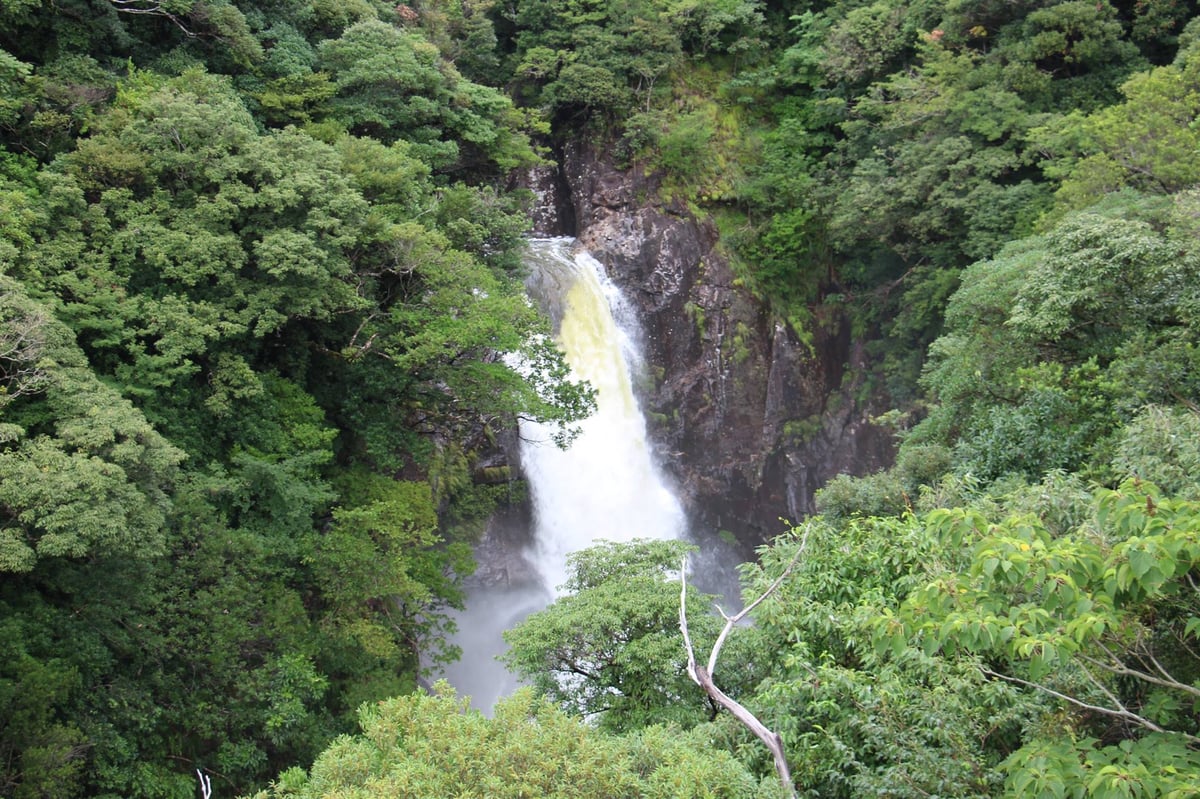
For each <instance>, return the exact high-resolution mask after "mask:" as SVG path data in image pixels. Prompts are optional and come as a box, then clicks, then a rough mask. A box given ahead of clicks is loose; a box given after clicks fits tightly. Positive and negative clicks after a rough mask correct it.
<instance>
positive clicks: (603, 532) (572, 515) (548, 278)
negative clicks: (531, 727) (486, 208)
mask: <svg viewBox="0 0 1200 799" xmlns="http://www.w3.org/2000/svg"><path fill="white" fill-rule="evenodd" d="M529 267H530V272H531V274H530V280H529V283H528V287H529V293H530V296H531V297H532V298H533V299H534V300H535V301H536V302H539V303H541V304H542V305H543V307H544V308H545V309H546V310H547V313H549V314H550V317H551V318H552V319H554V320H555V322H556V329H557V331H556V338H557V340H558V342H559V345H560V346H561V347H562V349H563V351H564V353H565V354H566V359H567V362H568V363H569V364H570V366H571V369H572V371H573V372H574V373H575V376H576V377H577V378H582V379H585V380H587V381H588V382H589V383H591V384H592V386H593V387H594V388H595V389H596V393H597V395H596V406H597V407H596V412H595V413H594V414H593V415H592V416H590V417H589V418H588V419H586V420H584V422H583V423H582V425H581V432H580V434H579V436H578V437H577V438H576V439H575V440H574V441H573V442H572V443H571V445H570V447H569V448H567V449H565V450H563V449H560V448H558V447H557V446H555V444H554V442H553V439H552V433H553V431H552V430H549V429H546V428H543V427H542V426H540V425H538V424H534V423H528V424H524V423H523V424H522V426H521V462H522V468H523V471H524V473H525V477H526V478H527V480H528V482H529V489H530V494H531V499H532V503H533V518H534V530H533V536H532V541H533V543H532V545H531V547H530V550H529V552H528V553H527V557H528V559H529V561H530V562H531V564H532V565H533V567H534V568H535V569H536V571H537V573H538V575H539V577H540V582H541V585H540V586H536V587H534V588H533V590H532V591H531V590H529V589H528V588H526V589H521V588H519V587H517V588H513V589H506V590H504V591H491V592H482V591H481V592H478V593H476V594H474V595H472V596H469V597H468V600H467V602H468V607H467V612H466V613H465V614H463V615H461V616H460V618H459V620H458V621H459V635H458V636H457V639H456V641H455V642H456V643H457V644H458V645H459V646H461V647H462V649H463V656H462V661H461V662H460V663H458V664H455V665H454V666H451V667H449V668H447V669H446V676H447V678H448V679H449V680H450V681H451V683H453V684H454V685H455V687H456V688H457V689H458V691H459V692H460V693H462V694H469V695H470V696H472V697H473V700H474V704H475V706H476V707H480V708H484V709H487V708H490V707H491V706H492V704H494V702H495V700H496V699H497V698H498V697H500V696H502V695H503V694H505V693H507V692H508V691H510V690H511V689H512V688H513V687H514V680H513V678H512V677H511V675H508V674H507V672H505V670H504V668H503V666H501V665H500V664H499V663H497V662H496V661H495V656H496V655H497V654H499V652H500V651H501V650H502V646H503V643H502V640H501V639H500V633H501V632H502V631H503V630H504V629H507V628H508V627H510V626H512V625H513V624H515V623H516V622H518V621H520V619H521V618H523V617H524V616H525V615H527V614H528V613H530V612H532V611H534V610H538V609H541V608H542V607H545V606H546V605H547V604H549V602H551V601H552V600H553V599H554V597H555V596H557V595H558V588H559V586H561V585H562V583H563V582H564V580H565V579H566V562H567V555H568V554H570V553H571V552H575V551H577V550H580V549H583V548H586V547H587V546H589V545H591V544H592V543H593V542H596V541H599V540H607V541H630V540H633V539H635V538H681V537H683V536H684V533H685V521H684V514H683V510H682V508H681V507H680V505H679V502H678V500H677V499H676V498H675V496H674V495H673V494H672V493H671V491H670V489H669V488H668V487H667V485H666V482H665V481H664V479H663V477H662V474H661V473H660V471H659V470H658V468H657V467H656V465H655V463H654V458H653V453H652V451H651V448H650V445H649V442H648V440H647V438H646V423H645V418H644V417H643V415H642V411H641V408H640V407H639V405H638V402H637V400H636V398H635V397H634V392H633V375H634V374H635V373H636V372H637V370H638V369H639V366H640V364H639V359H640V356H639V354H638V349H637V345H638V342H637V335H636V329H637V326H636V321H635V319H634V317H633V314H632V311H631V309H630V308H629V306H628V305H627V303H626V302H625V300H624V299H623V298H622V296H621V294H620V292H619V291H618V290H617V288H616V286H614V285H613V284H612V282H611V281H609V280H608V279H607V277H605V276H604V270H603V268H602V267H601V265H600V264H599V263H597V262H596V260H595V259H594V258H592V257H591V256H590V255H588V253H587V252H586V251H584V250H583V249H582V248H581V247H579V246H578V245H577V244H576V243H575V241H574V240H573V239H566V238H556V239H538V240H534V241H532V242H531V243H530V255H529Z"/></svg>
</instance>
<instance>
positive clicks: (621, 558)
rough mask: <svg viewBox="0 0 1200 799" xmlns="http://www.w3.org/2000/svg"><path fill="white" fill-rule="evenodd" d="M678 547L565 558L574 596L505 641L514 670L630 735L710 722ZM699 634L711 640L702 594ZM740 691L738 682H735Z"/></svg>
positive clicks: (639, 545)
mask: <svg viewBox="0 0 1200 799" xmlns="http://www.w3.org/2000/svg"><path fill="white" fill-rule="evenodd" d="M688 549H689V547H688V546H687V545H686V544H684V543H682V542H679V541H639V542H635V543H630V544H615V543H606V544H601V545H599V546H596V547H592V548H589V549H586V550H583V551H581V552H576V553H573V554H572V555H570V556H569V558H568V571H569V577H568V579H567V583H566V584H565V585H564V586H563V589H564V590H566V591H567V592H568V593H567V594H566V595H565V596H563V597H561V598H559V599H558V600H556V601H555V602H554V603H553V604H552V605H550V607H549V608H547V609H546V610H543V611H541V612H539V613H535V614H533V615H532V616H530V617H529V618H527V619H526V620H525V621H524V622H522V623H521V624H519V625H518V626H517V627H515V628H513V629H512V630H509V631H507V632H506V633H505V634H504V639H505V641H506V642H507V643H508V645H509V651H508V652H506V653H505V654H504V655H503V656H502V657H503V659H504V661H505V662H506V663H507V664H508V666H509V668H511V669H512V670H513V671H515V672H516V673H517V674H518V675H519V676H521V677H522V678H523V679H525V680H528V681H530V682H531V683H532V685H533V686H534V687H536V688H537V690H538V691H539V692H540V693H541V694H543V695H545V696H546V697H547V698H549V699H550V700H552V701H553V702H554V703H555V704H557V705H559V706H561V707H563V708H564V709H566V710H569V711H571V712H574V713H577V714H579V715H582V716H584V717H587V718H594V719H595V720H596V721H597V723H599V725H600V726H601V728H603V729H607V730H616V731H625V730H631V729H637V728H639V727H644V726H647V725H649V724H654V723H665V722H667V721H672V722H675V723H678V724H681V725H683V726H685V727H690V726H693V725H695V724H697V723H699V722H701V721H703V720H705V719H706V718H707V715H708V714H706V707H707V704H706V701H705V698H704V694H703V693H702V692H701V691H700V689H699V688H698V687H696V686H695V685H694V684H693V683H692V682H691V680H690V679H689V678H688V676H687V673H686V663H687V661H686V653H685V652H684V648H683V637H682V635H681V633H680V631H679V588H678V586H677V585H674V584H673V581H672V580H671V575H672V574H673V573H677V572H678V570H679V564H680V562H681V560H682V557H683V554H684V553H685V552H686V551H687V550H688ZM689 596H690V598H691V599H690V604H691V605H692V606H693V607H692V613H691V614H690V618H691V619H692V624H693V627H694V628H695V630H694V633H693V635H694V636H698V637H701V638H705V637H706V638H709V639H711V638H713V637H715V634H716V632H715V631H716V619H715V618H714V617H713V616H712V614H711V613H710V612H709V608H707V607H705V597H703V596H702V595H700V594H698V593H697V592H696V591H695V590H694V589H692V591H691V592H690V594H689ZM734 682H735V684H736V680H735V681H734Z"/></svg>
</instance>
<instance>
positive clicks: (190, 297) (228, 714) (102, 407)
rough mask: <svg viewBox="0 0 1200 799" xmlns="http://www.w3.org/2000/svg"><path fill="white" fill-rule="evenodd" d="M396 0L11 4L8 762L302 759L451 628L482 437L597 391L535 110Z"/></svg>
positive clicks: (161, 785)
mask: <svg viewBox="0 0 1200 799" xmlns="http://www.w3.org/2000/svg"><path fill="white" fill-rule="evenodd" d="M396 13H397V12H396V10H395V8H394V7H390V6H386V5H384V4H378V5H373V4H369V3H361V4H358V5H353V4H350V5H346V4H323V3H283V4H265V3H264V4H242V5H234V4H230V3H220V2H218V3H211V4H210V3H170V2H168V3H161V4H158V3H109V2H87V1H84V0H81V2H71V3H65V4H54V5H49V4H47V5H46V6H45V7H44V8H43V7H42V6H41V4H40V3H36V2H35V3H4V4H2V7H0V42H2V44H3V46H4V47H5V49H6V52H4V53H3V54H2V56H3V57H2V59H0V63H3V69H4V71H5V81H4V89H3V92H4V96H3V103H0V105H2V106H3V111H2V112H0V126H2V129H3V135H4V144H5V145H6V150H5V152H4V153H3V154H2V155H0V198H2V199H0V207H2V208H3V219H4V225H3V230H2V231H0V233H2V239H0V414H2V418H0V486H2V488H0V572H3V582H2V583H0V653H2V655H3V656H2V657H0V795H3V796H6V797H14V799H16V797H43V796H60V797H71V796H81V795H88V796H102V795H107V796H147V797H149V796H164V797H166V796H191V795H193V794H194V791H195V775H194V772H195V770H196V769H198V768H199V769H203V770H204V771H205V772H207V773H208V774H210V775H212V776H213V777H214V780H215V782H216V784H217V785H219V786H220V787H219V789H218V790H219V791H220V792H221V793H222V794H225V795H230V794H232V793H235V792H237V791H245V790H250V789H252V788H254V787H255V786H258V785H261V784H263V783H265V781H266V779H267V778H268V777H270V776H271V775H274V774H276V773H277V772H279V771H280V770H282V769H284V768H286V767H288V766H290V765H293V764H295V763H306V764H307V763H309V762H311V760H312V758H313V757H314V756H315V755H316V754H317V753H318V752H319V751H320V749H321V748H323V747H324V746H325V745H326V744H327V743H328V741H329V740H330V739H331V738H332V736H334V735H336V734H338V733H340V732H345V731H349V730H350V729H351V728H352V726H353V723H354V713H355V711H356V709H357V707H358V706H359V705H360V704H361V703H362V702H364V701H368V700H371V701H374V700H379V699H383V698H385V697H388V696H392V695H395V694H399V693H403V692H406V691H410V690H412V689H413V687H414V686H415V684H416V678H417V675H418V671H419V669H420V668H421V664H422V663H433V662H437V660H438V659H440V658H444V657H453V656H454V655H455V654H456V653H454V652H453V651H451V650H450V649H448V647H447V646H446V644H445V641H444V633H445V631H446V624H447V617H446V615H445V612H444V611H445V610H446V609H447V608H448V607H451V606H454V605H457V604H459V603H461V600H462V595H461V589H460V582H461V579H462V577H463V576H464V575H465V574H467V573H469V572H470V570H471V568H473V564H472V562H471V556H470V549H469V545H470V542H471V536H472V535H473V531H474V530H475V529H477V524H478V522H479V520H480V518H481V517H482V516H483V515H485V514H486V513H487V512H488V511H489V509H490V508H491V507H492V506H493V504H494V501H495V498H496V497H499V496H504V495H507V493H508V491H507V488H506V487H505V486H498V487H493V486H490V485H488V484H487V483H486V481H483V482H477V481H476V480H475V478H474V477H473V461H474V458H475V457H476V455H477V453H478V452H479V451H480V450H481V449H482V448H486V447H488V446H491V440H492V437H493V436H494V434H495V433H496V432H497V431H498V430H500V429H503V428H504V427H506V426H510V425H512V424H513V422H514V420H515V418H516V416H517V415H518V414H520V415H524V416H528V417H531V418H542V419H546V420H550V421H555V420H557V421H560V422H562V423H564V424H567V425H569V424H570V422H571V421H572V420H574V419H577V418H579V417H580V416H581V415H582V414H584V413H586V411H587V409H588V407H589V403H590V396H589V394H588V393H587V392H586V391H585V390H583V389H582V387H580V386H577V385H574V384H572V383H569V382H566V381H564V375H565V367H564V365H563V363H562V361H561V359H560V357H559V355H558V353H557V351H556V350H554V348H553V347H552V346H551V345H549V344H547V343H546V339H545V337H544V336H543V335H542V334H543V333H544V332H545V322H544V321H543V320H542V319H541V318H539V316H538V314H537V313H536V311H535V310H534V309H533V308H532V307H531V306H530V305H529V303H527V302H526V301H525V299H524V296H523V291H522V289H521V283H520V278H521V275H520V273H519V268H518V265H519V263H520V259H519V245H520V237H521V234H522V233H523V231H524V230H525V227H526V224H527V223H526V221H525V212H524V208H523V207H522V204H521V202H522V198H521V197H520V196H519V195H515V194H511V193H506V192H503V191H501V190H499V189H498V188H497V185H496V183H495V181H496V179H497V178H499V177H502V176H503V175H504V174H505V173H506V172H507V170H509V169H511V168H513V167H515V166H519V165H528V164H532V163H535V162H536V161H537V160H538V156H537V154H536V153H535V151H534V149H533V147H532V145H531V143H530V141H529V138H528V136H527V134H526V132H525V130H524V126H525V124H526V117H525V116H524V115H523V114H522V113H521V112H520V111H518V110H517V109H516V108H515V107H514V106H513V104H512V103H511V102H510V101H509V100H508V99H507V98H506V97H505V96H504V95H503V94H502V93H501V92H499V91H498V90H496V89H495V88H490V87H487V86H483V85H480V84H477V83H473V82H471V81H470V80H468V79H466V78H464V77H463V76H462V75H461V74H460V73H459V72H458V71H457V70H456V69H455V68H454V66H453V65H452V64H451V63H450V62H448V61H446V60H445V59H444V57H443V56H442V55H441V54H440V52H439V50H438V49H437V47H436V46H435V45H434V44H432V43H431V42H430V41H429V40H428V39H427V38H426V37H425V35H424V34H423V33H421V31H420V30H419V29H405V28H403V27H400V26H398V25H397V24H396V23H397V18H396ZM518 352H520V353H523V354H524V356H523V363H524V367H523V370H522V372H521V373H517V372H516V371H514V370H513V369H511V368H510V367H509V366H507V365H506V363H505V361H504V360H503V359H502V358H501V357H500V355H501V354H503V353H518Z"/></svg>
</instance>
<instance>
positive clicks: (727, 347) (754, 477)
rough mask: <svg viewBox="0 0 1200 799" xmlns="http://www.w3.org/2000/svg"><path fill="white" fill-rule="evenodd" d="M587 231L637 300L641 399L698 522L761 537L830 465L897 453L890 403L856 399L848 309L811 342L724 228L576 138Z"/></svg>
mask: <svg viewBox="0 0 1200 799" xmlns="http://www.w3.org/2000/svg"><path fill="white" fill-rule="evenodd" d="M562 163H563V174H564V176H565V181H566V184H567V185H568V187H569V189H570V193H571V202H572V205H573V208H574V218H575V222H576V224H577V233H576V235H578V237H579V239H580V240H581V241H582V243H583V244H584V246H586V247H587V248H588V250H589V251H590V252H591V253H592V255H594V256H595V257H596V258H597V259H598V260H599V261H600V262H601V263H603V264H604V265H605V268H606V269H607V270H608V273H609V276H610V277H611V278H612V279H613V280H614V281H615V282H617V283H618V284H619V285H621V287H622V288H623V289H624V291H625V293H626V295H627V296H628V298H629V299H630V301H631V302H632V303H633V304H634V305H635V306H636V307H637V308H638V310H639V315H640V320H641V324H642V328H643V333H644V335H645V338H646V342H645V345H646V360H647V363H648V364H650V365H651V366H649V367H648V372H649V374H648V375H646V380H645V381H644V385H643V391H642V395H643V405H644V407H645V409H646V410H647V413H648V416H649V423H650V426H651V430H652V433H653V437H654V438H655V440H656V441H657V442H658V443H659V447H660V451H661V454H662V458H663V462H664V466H665V467H666V470H667V471H668V473H669V474H670V475H671V476H672V477H673V478H674V480H675V481H676V483H677V484H678V487H679V492H680V496H681V499H682V500H683V502H684V503H685V505H686V507H687V508H688V511H689V514H690V515H691V517H692V519H693V521H694V525H695V526H696V527H697V528H698V529H699V530H701V531H707V532H710V533H712V532H717V531H728V532H730V533H732V534H733V535H734V536H735V537H736V538H737V539H738V540H739V541H740V542H741V543H742V544H743V545H744V546H746V547H751V546H754V545H756V544H758V543H761V542H763V541H766V540H769V539H770V538H772V537H773V536H775V535H777V534H779V533H780V532H782V531H783V530H784V529H786V528H785V524H784V523H783V522H781V521H780V519H781V518H786V519H789V520H793V521H796V520H799V519H800V518H801V517H803V516H805V515H807V514H810V513H812V512H813V493H814V492H815V491H816V489H817V488H819V487H820V486H821V485H823V484H824V483H825V482H826V481H827V480H829V479H830V478H832V477H834V476H836V475H838V474H841V473H850V474H863V473H867V472H870V471H874V470H876V469H878V468H880V467H882V466H886V465H887V464H888V463H889V462H890V460H891V458H892V454H893V452H892V442H891V437H890V435H889V434H888V433H887V431H885V430H881V429H880V428H877V427H875V426H873V425H872V424H870V422H869V417H870V416H871V415H873V414H877V413H879V412H880V411H881V410H883V408H882V407H871V404H870V400H868V401H867V403H866V404H864V403H862V402H860V401H859V400H857V399H856V397H857V396H859V395H860V394H862V393H864V392H862V390H861V389H862V388H863V386H862V380H863V376H864V375H865V374H866V366H867V360H866V353H865V351H864V348H863V346H862V343H861V342H854V341H852V340H851V337H850V334H849V327H848V325H847V324H846V323H845V321H844V320H835V321H833V322H832V323H830V324H828V325H826V326H825V327H824V328H823V329H821V330H819V331H817V333H816V335H815V337H814V341H813V344H812V347H811V350H810V348H809V347H807V346H805V345H804V344H803V343H801V342H800V341H799V340H798V339H797V338H796V337H795V335H794V334H793V333H792V332H791V331H790V330H789V329H787V327H786V325H784V324H782V323H780V322H777V321H776V320H774V319H773V318H772V316H771V314H770V313H769V312H768V311H767V309H766V308H764V307H763V305H762V304H761V303H759V302H758V301H757V300H755V299H754V298H753V297H751V296H749V295H748V293H747V292H745V291H743V290H741V289H739V288H738V287H737V286H735V285H734V276H733V274H732V273H731V271H730V269H729V265H728V263H727V261H726V260H725V259H724V258H723V257H722V256H721V255H720V254H719V252H718V251H717V250H716V244H717V238H718V236H717V232H716V230H715V228H714V227H713V226H712V225H711V224H704V223H701V222H699V221H697V220H696V219H695V218H694V217H693V216H692V215H691V214H690V213H688V212H687V210H686V209H685V208H683V207H672V206H670V205H665V204H663V203H662V202H661V201H658V200H656V199H654V198H656V197H657V195H658V192H657V187H656V186H655V185H653V184H652V183H650V182H648V181H647V180H646V179H645V178H643V177H642V176H640V175H638V174H635V173H631V172H624V171H620V170H617V169H616V168H614V167H613V166H612V165H611V162H610V161H609V160H608V159H607V158H606V157H605V156H604V155H603V154H598V153H596V152H594V151H592V150H591V149H589V148H588V146H587V145H582V144H574V145H569V146H568V148H567V149H566V151H565V152H564V153H563V161H562Z"/></svg>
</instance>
